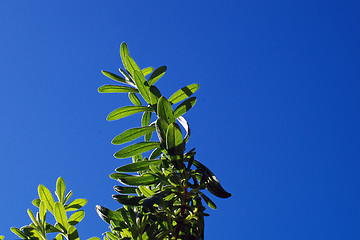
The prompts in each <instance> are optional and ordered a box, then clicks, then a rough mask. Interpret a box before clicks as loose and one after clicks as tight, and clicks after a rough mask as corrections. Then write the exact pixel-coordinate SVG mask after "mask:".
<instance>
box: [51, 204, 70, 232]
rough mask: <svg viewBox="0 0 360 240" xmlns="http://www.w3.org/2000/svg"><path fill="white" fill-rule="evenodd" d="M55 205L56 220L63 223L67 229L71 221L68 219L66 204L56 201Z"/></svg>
mask: <svg viewBox="0 0 360 240" xmlns="http://www.w3.org/2000/svg"><path fill="white" fill-rule="evenodd" d="M54 206H55V214H54V215H55V219H56V221H57V222H58V223H59V224H61V225H62V226H63V227H64V228H65V229H67V228H68V225H69V223H68V220H67V216H66V212H65V208H64V206H63V205H62V204H61V203H59V202H56V203H55V205H54Z"/></svg>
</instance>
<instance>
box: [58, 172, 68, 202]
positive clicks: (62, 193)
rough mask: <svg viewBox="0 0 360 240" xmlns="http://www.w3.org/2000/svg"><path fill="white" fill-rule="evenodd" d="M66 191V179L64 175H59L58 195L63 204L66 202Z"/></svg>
mask: <svg viewBox="0 0 360 240" xmlns="http://www.w3.org/2000/svg"><path fill="white" fill-rule="evenodd" d="M65 191H66V187H65V181H64V179H63V178H62V177H59V178H58V179H57V181H56V196H57V197H58V199H59V202H61V203H62V204H63V203H64V198H65Z"/></svg>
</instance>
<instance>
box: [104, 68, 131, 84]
mask: <svg viewBox="0 0 360 240" xmlns="http://www.w3.org/2000/svg"><path fill="white" fill-rule="evenodd" d="M101 73H102V74H104V75H105V76H106V77H108V78H110V79H112V80H115V81H117V82H121V83H125V84H129V85H131V86H134V83H132V82H131V81H130V80H128V79H125V78H122V77H120V76H118V75H116V74H114V73H111V72H108V71H105V70H102V71H101Z"/></svg>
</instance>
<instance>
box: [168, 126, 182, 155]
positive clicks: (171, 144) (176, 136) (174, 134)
mask: <svg viewBox="0 0 360 240" xmlns="http://www.w3.org/2000/svg"><path fill="white" fill-rule="evenodd" d="M166 148H167V150H168V152H169V154H170V155H171V156H182V155H183V153H184V150H185V149H184V143H183V137H182V134H181V130H180V127H179V125H177V123H171V124H170V125H169V127H168V129H167V132H166Z"/></svg>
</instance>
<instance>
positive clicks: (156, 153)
mask: <svg viewBox="0 0 360 240" xmlns="http://www.w3.org/2000/svg"><path fill="white" fill-rule="evenodd" d="M161 153H162V151H161V148H156V149H155V150H154V151H153V152H152V153H151V154H150V157H149V160H153V159H155V158H157V157H158V156H160V155H161Z"/></svg>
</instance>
